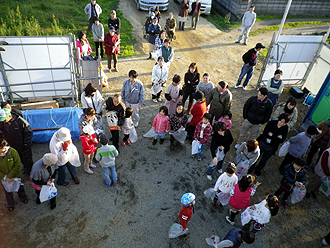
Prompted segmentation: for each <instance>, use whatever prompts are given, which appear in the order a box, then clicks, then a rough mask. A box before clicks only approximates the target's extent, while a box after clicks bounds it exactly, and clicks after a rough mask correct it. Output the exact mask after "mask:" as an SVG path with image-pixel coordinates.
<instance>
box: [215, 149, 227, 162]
mask: <svg viewBox="0 0 330 248" xmlns="http://www.w3.org/2000/svg"><path fill="white" fill-rule="evenodd" d="M215 156H216V157H217V160H218V162H219V161H222V160H223V159H224V158H225V152H224V150H220V149H219V147H218V149H217V151H216V153H215Z"/></svg>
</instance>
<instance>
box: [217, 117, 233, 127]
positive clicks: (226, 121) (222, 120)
mask: <svg viewBox="0 0 330 248" xmlns="http://www.w3.org/2000/svg"><path fill="white" fill-rule="evenodd" d="M218 121H221V122H224V123H226V125H227V129H231V120H224V118H223V117H220V118H219V120H218Z"/></svg>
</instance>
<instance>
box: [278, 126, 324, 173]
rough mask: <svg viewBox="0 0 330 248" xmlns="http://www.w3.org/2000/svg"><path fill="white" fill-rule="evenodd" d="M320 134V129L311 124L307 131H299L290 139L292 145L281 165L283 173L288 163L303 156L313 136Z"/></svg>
mask: <svg viewBox="0 0 330 248" xmlns="http://www.w3.org/2000/svg"><path fill="white" fill-rule="evenodd" d="M317 134H319V131H318V130H317V128H316V127H315V126H312V125H311V126H309V127H308V128H307V130H306V131H304V132H301V133H298V134H297V135H296V136H293V137H291V138H290V139H289V142H290V146H289V148H288V153H287V154H286V155H285V157H284V159H283V161H282V163H281V165H280V168H279V170H280V173H281V174H282V175H283V173H284V167H285V166H286V165H287V164H291V163H292V162H293V161H294V160H295V159H296V158H302V157H303V156H304V155H305V153H306V151H307V149H308V147H309V144H310V143H311V140H312V137H313V136H315V135H317Z"/></svg>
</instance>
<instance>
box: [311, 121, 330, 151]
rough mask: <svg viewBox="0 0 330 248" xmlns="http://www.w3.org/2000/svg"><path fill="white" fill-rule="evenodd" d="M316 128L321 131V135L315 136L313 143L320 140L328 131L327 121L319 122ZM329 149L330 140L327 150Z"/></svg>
mask: <svg viewBox="0 0 330 248" xmlns="http://www.w3.org/2000/svg"><path fill="white" fill-rule="evenodd" d="M317 128H318V129H320V130H321V133H320V134H318V135H316V136H315V139H314V142H315V141H317V140H318V139H320V138H321V137H322V136H323V135H325V134H326V133H327V132H328V130H329V126H328V124H327V120H324V121H321V122H320V123H319V124H318V125H317ZM328 147H330V140H329V141H328V145H327V148H328Z"/></svg>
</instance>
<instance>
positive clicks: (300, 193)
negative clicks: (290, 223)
mask: <svg viewBox="0 0 330 248" xmlns="http://www.w3.org/2000/svg"><path fill="white" fill-rule="evenodd" d="M305 195H306V189H305V188H304V189H302V188H300V187H297V186H294V187H293V190H292V194H291V203H292V204H295V203H298V202H300V201H301V200H302V199H304V197H305Z"/></svg>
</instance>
